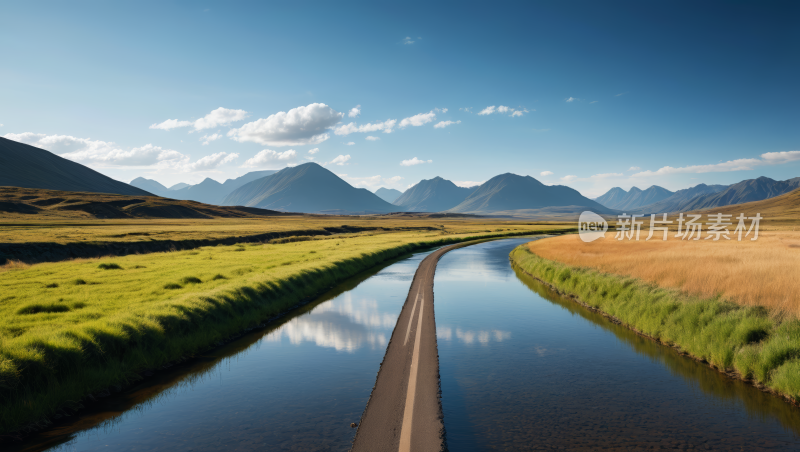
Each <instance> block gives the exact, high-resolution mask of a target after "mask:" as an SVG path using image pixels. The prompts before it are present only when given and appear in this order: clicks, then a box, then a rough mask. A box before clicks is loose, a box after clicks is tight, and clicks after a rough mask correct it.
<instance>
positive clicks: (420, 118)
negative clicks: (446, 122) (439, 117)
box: [398, 110, 436, 129]
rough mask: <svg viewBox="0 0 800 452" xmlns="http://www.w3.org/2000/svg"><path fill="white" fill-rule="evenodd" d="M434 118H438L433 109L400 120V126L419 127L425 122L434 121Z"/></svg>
mask: <svg viewBox="0 0 800 452" xmlns="http://www.w3.org/2000/svg"><path fill="white" fill-rule="evenodd" d="M434 119H436V113H434V111H433V110H431V111H429V112H428V113H419V114H416V115H414V116H409V117H408V118H405V119H403V120H402V121H400V124H399V125H398V127H400V128H401V129H404V128H406V127H408V126H414V127H419V126H421V125H423V124H427V123H429V122H432V121H433V120H434Z"/></svg>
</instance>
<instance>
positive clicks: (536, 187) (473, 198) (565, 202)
mask: <svg viewBox="0 0 800 452" xmlns="http://www.w3.org/2000/svg"><path fill="white" fill-rule="evenodd" d="M561 206H571V208H570V209H568V210H570V211H574V212H580V211H582V210H591V211H593V212H596V213H605V214H611V213H615V211H614V210H612V209H609V208H607V207H605V206H603V205H601V204H599V203H597V202H595V201H592V200H591V199H589V198H587V197H585V196H583V195H581V194H580V193H578V191H577V190H574V189H572V188H569V187H565V186H563V185H545V184H543V183H541V182H539V181H538V180H536V179H534V178H532V177H530V176H518V175H516V174H511V173H506V174H501V175H499V176H495V177H493V178H491V179H489V180H488V181H486V182H485V183H484V184H483V185H481V186H480V187H478V189H477V190H475V191H474V192H473V193H472V194H470V195H469V196H468V197H467V199H465V200H464V201H463V202H462V203H461V204H459V205H457V206H455V207H453V208H451V209H449V210H448V212H460V213H484V214H487V213H492V212H504V214H505V215H510V214H512V211H517V210H536V209H542V208H549V207H561ZM560 210H562V211H563V210H564V209H560Z"/></svg>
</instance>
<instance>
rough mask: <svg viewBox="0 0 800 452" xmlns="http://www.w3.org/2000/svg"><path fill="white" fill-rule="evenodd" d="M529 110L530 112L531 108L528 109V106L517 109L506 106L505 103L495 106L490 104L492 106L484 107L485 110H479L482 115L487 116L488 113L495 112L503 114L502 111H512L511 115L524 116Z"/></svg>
mask: <svg viewBox="0 0 800 452" xmlns="http://www.w3.org/2000/svg"><path fill="white" fill-rule="evenodd" d="M529 112H530V110H528V109H527V108H521V109H516V108H511V107H506V106H505V105H500V106H499V107H497V106H494V105H490V106H488V107H486V108H484V109H483V110H481V111H480V112H478V114H479V115H481V116H487V115H491V114H493V113H501V114H502V113H511V114H510V115H509V116H510V117H512V118H513V117H515V116H522V115H523V114H525V113H529Z"/></svg>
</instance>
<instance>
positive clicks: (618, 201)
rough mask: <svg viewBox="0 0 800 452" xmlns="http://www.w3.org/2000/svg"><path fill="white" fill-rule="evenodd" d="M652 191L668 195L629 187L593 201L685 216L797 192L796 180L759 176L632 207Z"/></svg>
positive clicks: (798, 183)
mask: <svg viewBox="0 0 800 452" xmlns="http://www.w3.org/2000/svg"><path fill="white" fill-rule="evenodd" d="M653 188H657V189H660V190H663V191H664V192H667V191H668V190H665V189H663V188H661V187H657V186H655V185H654V186H653V187H650V188H648V189H647V190H645V191H641V190H639V189H637V188H636V187H633V188H631V190H630V192H626V191H625V190H623V189H621V188H619V187H614V188H612V189H611V190H609V191H608V192H606V193H605V194H604V195H603V196H600V197H598V198H595V200H596V201H598V202H600V203H601V204H603V205H605V206H606V207H610V208H613V209H617V210H623V211H628V212H630V213H646V214H648V213H668V212H688V211H690V210H701V209H710V208H714V207H722V206H728V205H734V204H742V203H747V202H753V201H761V200H765V199H770V198H774V197H776V196H780V195H782V194H785V193H789V192H791V191H793V190H796V189H798V188H800V177H795V178H793V179H788V180H785V181H776V180H774V179H770V178H769V177H763V176H762V177H759V178H757V179H747V180H743V181H741V182H738V183H736V184H733V185H706V184H699V185H695V186H694V187H691V188H686V189H683V190H678V191H676V192H675V193H672V194H671V195H670V196H668V197H665V198H662V199H661V200H659V201H656V202H653V203H650V204H639V205H635V203H634V202H631V201H634V200H635V198H636V195H637V194H643V193H645V192H647V191H648V190H651V189H653ZM660 190H659V191H660ZM631 193H634V196H631ZM662 193H663V192H662ZM639 198H641V196H639Z"/></svg>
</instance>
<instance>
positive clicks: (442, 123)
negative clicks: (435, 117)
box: [433, 121, 461, 129]
mask: <svg viewBox="0 0 800 452" xmlns="http://www.w3.org/2000/svg"><path fill="white" fill-rule="evenodd" d="M453 124H461V121H440V122H438V123H437V124H436V125H434V126H433V128H434V129H444V128H445V127H447V126H449V125H453Z"/></svg>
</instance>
